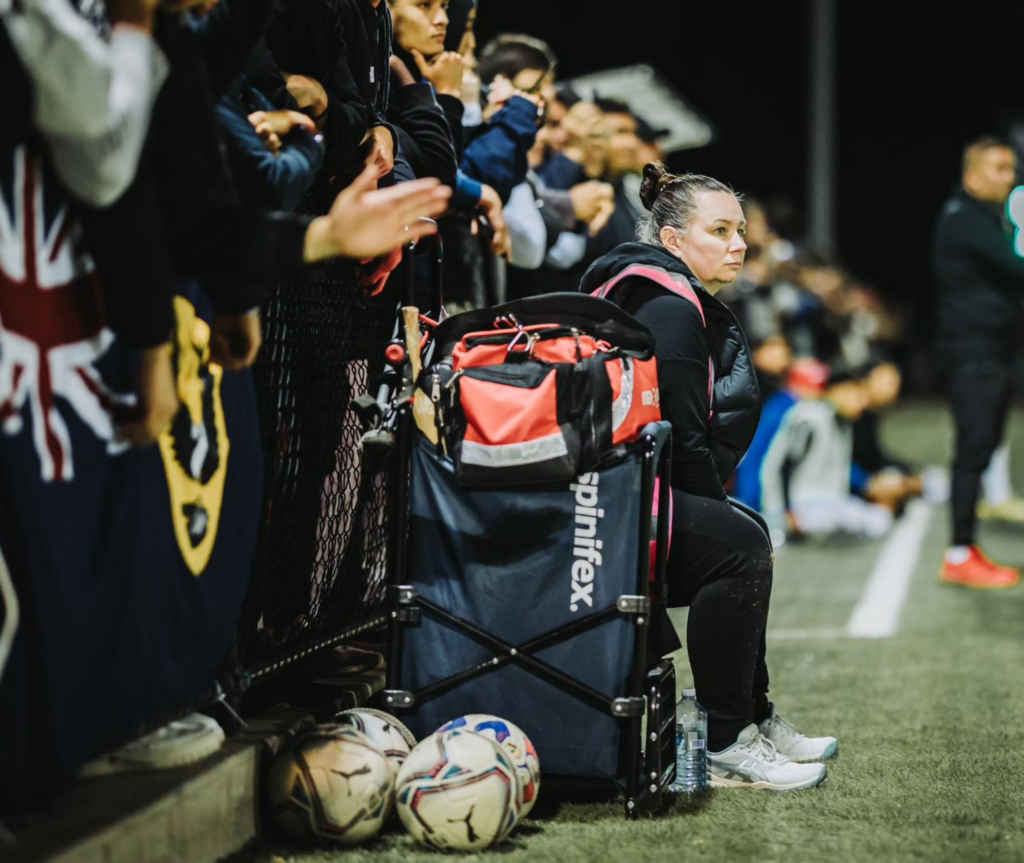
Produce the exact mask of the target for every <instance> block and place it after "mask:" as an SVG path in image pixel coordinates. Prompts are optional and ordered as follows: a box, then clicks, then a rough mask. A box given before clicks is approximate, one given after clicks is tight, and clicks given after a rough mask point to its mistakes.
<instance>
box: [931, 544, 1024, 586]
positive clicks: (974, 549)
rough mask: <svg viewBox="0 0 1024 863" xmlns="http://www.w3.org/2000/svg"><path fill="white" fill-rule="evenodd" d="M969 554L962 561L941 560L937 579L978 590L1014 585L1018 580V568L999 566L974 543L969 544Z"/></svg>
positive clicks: (944, 582)
mask: <svg viewBox="0 0 1024 863" xmlns="http://www.w3.org/2000/svg"><path fill="white" fill-rule="evenodd" d="M970 549H971V553H970V556H969V557H968V558H967V560H965V561H964V562H963V563H950V562H949V561H943V563H942V572H940V573H939V581H940V582H942V583H943V584H959V585H962V586H963V587H976V588H979V589H980V590H998V589H1000V588H1004V587H1014V586H1016V585H1017V584H1018V583H1019V582H1020V570H1019V569H1014V568H1013V567H1012V566H1000V565H999V564H998V563H994V562H993V561H991V560H989V559H988V558H987V557H986V556H985V555H984V554H982V552H981V549H979V548H978V546H976V545H972V546H970Z"/></svg>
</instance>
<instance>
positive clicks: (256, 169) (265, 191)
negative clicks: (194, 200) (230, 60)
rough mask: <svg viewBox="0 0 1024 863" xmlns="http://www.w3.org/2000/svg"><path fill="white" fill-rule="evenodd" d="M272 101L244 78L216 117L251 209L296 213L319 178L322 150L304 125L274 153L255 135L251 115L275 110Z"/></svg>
mask: <svg viewBox="0 0 1024 863" xmlns="http://www.w3.org/2000/svg"><path fill="white" fill-rule="evenodd" d="M274 110H276V108H275V106H274V105H272V104H271V102H270V100H269V99H267V97H266V96H264V95H263V94H262V93H261V92H260V91H259V90H257V89H256V88H255V87H253V86H252V84H251V83H250V82H249V80H248V79H247V78H246V77H245V76H242V77H241V78H239V79H238V80H237V81H236V82H235V84H234V85H233V86H232V87H231V89H230V90H229V91H228V92H227V93H226V94H225V95H224V96H222V97H221V99H220V101H219V102H218V103H217V120H218V121H219V123H220V127H221V130H222V131H223V133H224V142H225V144H226V145H227V148H228V163H229V164H230V166H231V172H232V174H233V175H234V178H235V184H236V186H237V187H238V194H239V197H240V198H241V199H242V203H243V204H244V205H245V206H247V207H258V208H261V209H266V210H284V211H286V212H289V213H290V212H294V211H295V210H296V209H297V208H298V206H299V204H300V203H301V202H302V198H303V196H304V195H305V194H306V192H308V191H309V189H310V187H311V186H312V185H313V181H314V180H315V179H316V175H317V172H318V171H319V170H320V166H321V165H322V164H323V160H324V151H323V147H322V146H321V145H320V144H319V143H318V141H317V139H316V138H314V136H313V135H312V134H311V133H309V132H307V131H306V130H305V129H292V131H291V132H289V133H288V134H287V135H286V136H285V137H284V139H283V140H282V141H281V143H282V145H283V146H282V148H281V151H280V152H279V153H278V154H277V155H274V154H273V153H271V152H270V151H269V150H268V149H267V148H266V147H265V146H264V145H263V141H262V140H261V139H260V136H259V135H257V134H256V130H255V129H254V128H253V125H252V123H250V122H249V119H248V117H249V114H251V113H252V112H253V111H274Z"/></svg>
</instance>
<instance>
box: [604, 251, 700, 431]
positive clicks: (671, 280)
mask: <svg viewBox="0 0 1024 863" xmlns="http://www.w3.org/2000/svg"><path fill="white" fill-rule="evenodd" d="M630 276H640V277H641V278H644V279H650V280H651V281H652V282H654V283H655V284H657V285H660V286H661V287H663V288H664V289H665V290H666V291H670V292H671V293H673V294H675V295H676V296H677V297H682V298H683V299H684V300H689V301H690V302H691V303H693V304H694V305H695V306H696V307H697V311H698V312H700V319H701V322H702V323H703V324H704V329H707V326H708V322H707V320H706V319H705V318H704V307H703V306H702V305H701V304H700V298H699V297H698V296H697V292H696V291H695V290H694V289H693V288H692V287H690V285H689V284H687V283H686V282H685V281H684V280H683V279H682V278H678V279H677V278H675V277H673V275H672V274H671V273H670V272H669V271H668V270H663V269H661V267H645V266H644V265H643V264H633V265H632V266H630V267H626V269H624V270H623V271H622V272H621V273H619V274H618V275H617V276H616V277H615V278H614V279H611V280H610V281H607V282H605V283H604V284H603V285H601V287H599V288H598V289H597V290H596V291H593V292H592V293H591V296H592V297H599V298H600V299H607V298H608V294H610V293H611V292H612V291H613V290H614V289H615V288H616V287H617V286H618V285H619V283H621V282H622V281H623V280H624V279H628V278H629V277H630ZM714 391H715V364H714V362H713V361H712V359H711V357H708V405H710V404H711V399H712V397H713V395H714ZM713 415H714V411H711V412H709V413H708V419H710V418H711V417H712V416H713Z"/></svg>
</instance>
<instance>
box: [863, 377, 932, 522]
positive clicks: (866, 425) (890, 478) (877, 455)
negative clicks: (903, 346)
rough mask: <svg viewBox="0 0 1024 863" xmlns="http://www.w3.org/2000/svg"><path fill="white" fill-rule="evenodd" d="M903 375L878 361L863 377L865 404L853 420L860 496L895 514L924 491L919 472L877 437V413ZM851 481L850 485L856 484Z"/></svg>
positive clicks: (893, 398) (891, 400)
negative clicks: (891, 451)
mask: <svg viewBox="0 0 1024 863" xmlns="http://www.w3.org/2000/svg"><path fill="white" fill-rule="evenodd" d="M902 383H903V377H902V375H901V374H900V370H899V368H898V367H897V366H896V364H895V363H890V362H881V363H876V364H875V365H874V366H872V367H871V370H870V371H869V372H868V374H867V377H865V378H864V387H865V392H866V393H867V397H868V406H867V408H866V409H865V411H864V412H863V413H862V414H861V416H860V418H859V419H858V420H856V421H855V422H854V424H853V465H854V476H859V477H860V478H861V480H860V486H861V488H862V491H863V496H864V497H865V498H867V499H868V500H870V501H872V502H873V503H877V504H880V505H881V506H884V507H886V508H888V509H890V510H892V512H893V513H895V514H899V513H900V512H901V511H902V510H903V507H904V506H905V504H906V502H907V501H909V500H911V499H913V498H915V497H920V496H921V494H922V493H923V491H924V483H923V481H922V479H921V476H920V475H919V474H918V473H917V472H916V471H915V470H914V469H913V468H911V467H910V465H909V464H907V463H906V462H904V461H901V460H900V459H898V458H896V457H895V456H893V455H891V454H890V453H888V452H886V451H885V449H884V447H883V446H882V440H881V428H880V423H881V415H882V413H883V412H884V411H885V410H887V409H888V408H890V407H892V406H893V405H895V404H896V402H897V401H899V397H900V388H901V386H902ZM857 484H858V483H857V481H856V480H855V481H854V485H857Z"/></svg>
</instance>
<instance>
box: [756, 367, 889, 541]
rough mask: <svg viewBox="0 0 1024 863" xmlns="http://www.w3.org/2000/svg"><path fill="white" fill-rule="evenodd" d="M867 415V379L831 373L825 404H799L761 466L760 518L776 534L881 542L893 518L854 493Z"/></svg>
mask: <svg viewBox="0 0 1024 863" xmlns="http://www.w3.org/2000/svg"><path fill="white" fill-rule="evenodd" d="M867 407H868V395H867V390H866V387H865V385H864V381H863V374H862V373H861V372H858V371H857V370H852V369H849V368H848V367H845V366H843V365H842V364H836V365H834V366H833V367H832V368H831V370H830V371H829V375H828V382H827V383H826V384H825V387H824V390H823V393H822V397H821V398H817V399H814V398H812V399H807V398H804V399H798V400H796V402H795V403H794V404H793V405H792V407H791V408H790V409H789V410H787V411H786V412H785V414H784V416H783V417H782V420H781V422H780V423H779V424H778V427H777V429H776V431H775V433H774V435H773V436H772V440H771V443H770V444H769V445H768V447H767V450H766V451H765V454H764V460H763V463H762V465H761V471H760V480H761V511H762V512H763V513H764V517H765V520H766V521H767V522H768V524H769V526H770V527H771V529H772V531H773V536H774V535H775V534H776V532H778V531H784V532H785V533H786V534H787V535H790V536H797V537H810V536H819V537H833V536H850V537H878V536H882V535H884V534H885V533H886V532H888V530H889V527H890V526H891V524H892V513H891V512H890V511H889V510H887V509H886V508H884V507H881V506H876V505H875V504H872V503H868V502H866V501H864V500H862V499H861V498H859V497H857V496H855V495H854V493H853V488H852V486H851V479H852V476H853V423H854V422H856V421H857V420H858V419H860V417H861V416H862V414H863V413H864V411H865V410H866V409H867Z"/></svg>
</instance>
